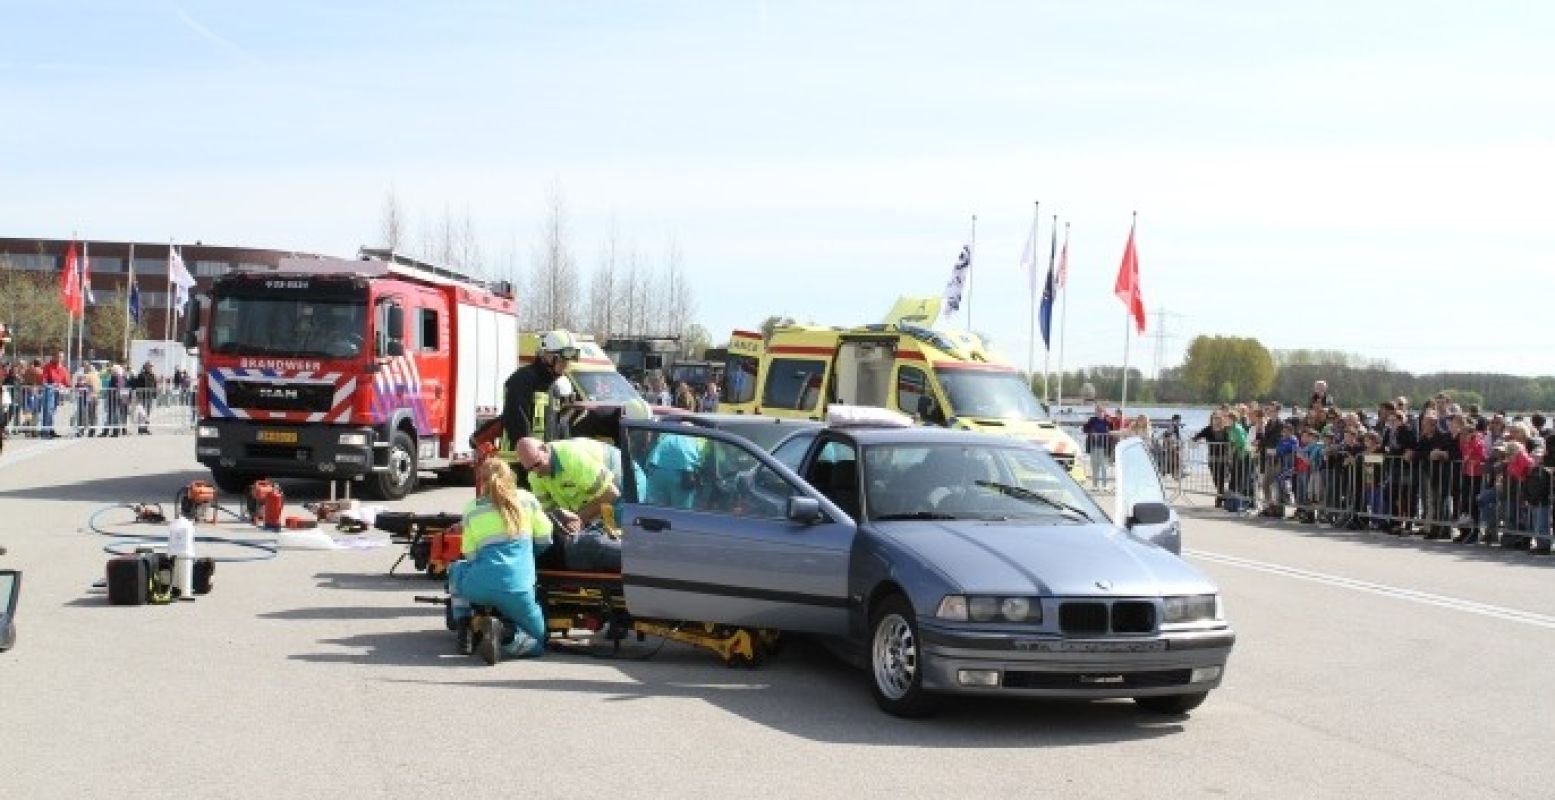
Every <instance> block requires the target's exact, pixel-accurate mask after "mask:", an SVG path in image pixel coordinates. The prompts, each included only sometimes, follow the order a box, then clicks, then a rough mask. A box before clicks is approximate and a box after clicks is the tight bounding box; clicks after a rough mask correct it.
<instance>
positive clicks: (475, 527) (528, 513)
mask: <svg viewBox="0 0 1555 800" xmlns="http://www.w3.org/2000/svg"><path fill="white" fill-rule="evenodd" d="M518 506H519V510H520V511H521V512H522V516H523V522H522V524H521V525H520V528H519V530H516V531H512V530H508V524H507V521H506V520H504V519H503V518H502V513H501V512H499V511H497V509H496V507H495V506H493V505H491V503H488V502H486V500H485V499H484V498H477V499H475V500H472V501H470V504H469V505H467V506H465V507H464V529H463V535H462V537H461V539H460V542H459V552H461V553H463V554H465V555H469V554H471V553H474V552H475V551H477V550H479V549H480V548H481V545H483V544H487V543H495V542H505V541H508V540H512V539H518V538H520V537H523V536H525V535H527V536H528V537H529V539H530V540H531V541H532V542H533V543H534V547H535V551H536V552H539V551H542V550H544V549H545V548H546V547H549V546H550V544H551V518H550V517H548V516H546V514H545V512H544V511H543V510H541V508H540V501H538V500H536V499H535V496H534V495H532V494H530V493H529V492H526V491H524V490H522V489H520V490H519V491H518Z"/></svg>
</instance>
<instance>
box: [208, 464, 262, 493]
mask: <svg viewBox="0 0 1555 800" xmlns="http://www.w3.org/2000/svg"><path fill="white" fill-rule="evenodd" d="M211 482H212V483H214V484H216V488H218V489H220V490H222V491H223V492H226V493H227V494H246V493H247V492H248V487H249V486H250V485H251V484H253V482H254V476H253V475H249V474H247V473H243V472H238V471H236V470H230V469H213V470H211Z"/></svg>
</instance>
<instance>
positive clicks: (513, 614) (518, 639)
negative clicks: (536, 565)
mask: <svg viewBox="0 0 1555 800" xmlns="http://www.w3.org/2000/svg"><path fill="white" fill-rule="evenodd" d="M479 572H480V569H479V567H475V568H473V569H472V565H471V564H470V562H468V561H456V562H454V563H453V564H451V565H449V568H448V593H449V595H451V596H452V597H454V598H456V599H462V600H465V601H467V602H468V603H469V604H470V605H483V606H491V607H492V608H494V609H496V611H497V614H499V615H500V616H501V617H502V618H503V619H505V620H507V621H508V622H510V623H512V626H513V628H514V636H513V637H512V638H510V639H509V640H508V641H505V642H501V644H502V646H503V649H504V650H505V651H507V653H508V655H525V656H528V655H534V656H538V655H540V654H541V653H543V652H545V615H544V614H542V613H541V612H540V603H539V602H537V601H536V600H535V593H534V591H533V590H530V591H524V592H519V591H508V590H503V589H500V588H496V587H493V586H490V585H489V584H490V582H489V581H485V580H481V578H482V577H483V576H481V575H479ZM452 609H453V618H454V622H455V623H457V624H463V623H464V622H465V621H466V620H468V619H469V618H470V616H471V614H470V606H469V605H465V604H464V603H459V602H457V600H456V601H455V603H454V605H453V606H452ZM519 633H523V634H526V635H527V637H526V636H519V635H517V634H519Z"/></svg>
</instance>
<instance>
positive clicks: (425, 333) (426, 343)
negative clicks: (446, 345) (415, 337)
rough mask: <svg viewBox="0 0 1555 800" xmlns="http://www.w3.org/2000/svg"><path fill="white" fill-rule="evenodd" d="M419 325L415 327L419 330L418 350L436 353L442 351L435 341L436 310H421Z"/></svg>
mask: <svg viewBox="0 0 1555 800" xmlns="http://www.w3.org/2000/svg"><path fill="white" fill-rule="evenodd" d="M420 314H421V320H420V322H421V324H420V325H418V326H417V327H418V328H419V329H420V330H421V341H420V345H419V346H420V348H421V350H422V351H423V352H437V351H438V350H440V349H442V348H440V347H439V346H438V341H437V309H435V308H423V309H421V312H420Z"/></svg>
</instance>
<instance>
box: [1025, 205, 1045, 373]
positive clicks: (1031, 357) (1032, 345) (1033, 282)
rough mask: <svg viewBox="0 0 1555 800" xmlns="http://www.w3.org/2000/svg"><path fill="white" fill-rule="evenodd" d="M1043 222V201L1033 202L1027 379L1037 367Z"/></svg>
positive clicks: (1027, 276)
mask: <svg viewBox="0 0 1555 800" xmlns="http://www.w3.org/2000/svg"><path fill="white" fill-rule="evenodd" d="M1041 222H1042V201H1040V200H1038V201H1036V202H1034V203H1032V204H1031V264H1030V265H1029V266H1028V267H1027V269H1028V270H1029V271H1028V272H1027V274H1026V285H1027V286H1028V287H1030V289H1031V298H1030V300H1031V320H1030V324H1029V325H1027V326H1026V381H1027V385H1028V386H1029V385H1030V382H1031V375H1032V373H1033V372H1035V371H1036V369H1037V226H1038V225H1039V224H1040V223H1041ZM1042 400H1043V402H1047V371H1046V370H1045V369H1044V370H1043V374H1042Z"/></svg>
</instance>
